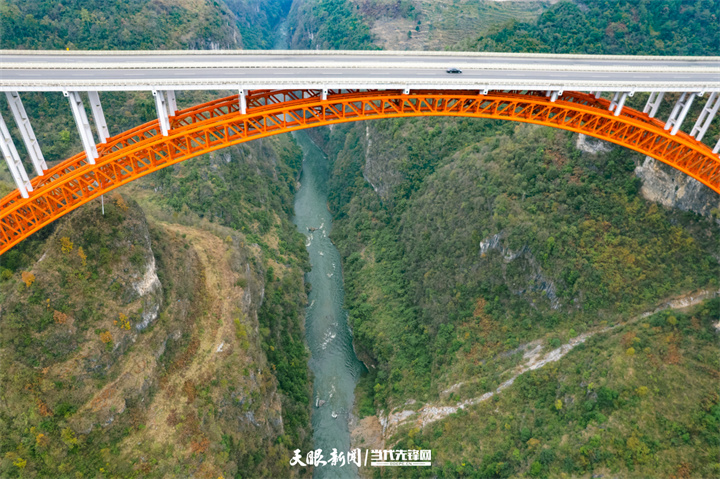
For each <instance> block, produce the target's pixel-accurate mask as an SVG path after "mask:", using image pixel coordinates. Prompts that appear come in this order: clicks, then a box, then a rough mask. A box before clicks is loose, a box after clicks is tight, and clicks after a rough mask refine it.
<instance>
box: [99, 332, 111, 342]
mask: <svg viewBox="0 0 720 479" xmlns="http://www.w3.org/2000/svg"><path fill="white" fill-rule="evenodd" d="M112 340H113V337H112V334H110V331H105V332H104V333H100V341H102V342H103V343H105V344H110V343H112Z"/></svg>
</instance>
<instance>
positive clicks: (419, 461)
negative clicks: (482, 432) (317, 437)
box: [290, 448, 432, 467]
mask: <svg viewBox="0 0 720 479" xmlns="http://www.w3.org/2000/svg"><path fill="white" fill-rule="evenodd" d="M368 456H370V466H372V467H380V466H431V465H432V451H431V450H429V449H372V450H368V449H365V450H364V454H363V451H361V450H360V449H359V448H357V449H355V450H352V451H347V453H346V452H344V451H340V452H338V450H337V449H335V448H333V450H332V452H331V453H330V457H328V458H326V457H325V455H324V454H323V451H322V449H313V450H311V451H308V453H307V454H306V455H305V456H303V455H302V454H301V451H300V449H295V450H294V451H293V457H292V459H290V465H291V466H315V467H323V466H338V467H344V466H345V465H347V466H350V465H352V464H355V465H356V466H357V467H366V466H367V465H368Z"/></svg>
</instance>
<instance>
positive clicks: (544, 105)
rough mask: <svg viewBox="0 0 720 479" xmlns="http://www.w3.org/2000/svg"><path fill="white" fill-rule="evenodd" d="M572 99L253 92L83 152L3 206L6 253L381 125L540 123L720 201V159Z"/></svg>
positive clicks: (639, 116) (652, 125) (1, 233)
mask: <svg viewBox="0 0 720 479" xmlns="http://www.w3.org/2000/svg"><path fill="white" fill-rule="evenodd" d="M608 106H609V102H608V101H607V100H604V99H596V98H595V97H593V96H591V95H586V94H583V93H577V92H565V93H564V94H563V95H562V96H561V97H560V98H558V99H557V101H556V102H551V101H550V99H549V98H547V97H545V96H542V95H540V94H538V93H536V92H494V91H493V92H489V93H488V94H487V95H481V94H478V93H477V92H468V91H437V90H433V91H413V92H412V93H411V94H409V95H405V94H403V92H402V91H348V90H343V91H338V90H331V91H329V92H328V97H327V100H324V101H323V100H322V99H321V97H320V95H319V92H318V91H317V90H303V91H299V90H298V91H289V90H288V91H286V90H283V91H276V90H262V91H254V92H251V94H250V95H248V98H247V107H248V109H247V112H246V114H245V115H243V114H241V113H240V111H239V101H238V96H237V95H235V96H231V97H227V98H221V99H218V100H214V101H211V102H208V103H204V104H202V105H197V106H194V107H191V108H187V109H185V110H181V111H179V112H178V113H177V114H176V115H175V116H174V117H172V118H171V130H170V132H169V135H168V136H165V137H164V136H162V135H161V134H160V131H159V127H158V122H157V120H156V121H152V122H149V123H146V124H144V125H141V126H138V127H137V128H133V129H132V130H129V131H126V132H124V133H122V134H120V135H117V136H114V137H112V138H110V139H109V140H108V141H107V143H106V144H100V145H97V147H98V153H99V158H98V159H97V160H96V162H95V164H94V165H91V164H89V163H87V161H86V159H85V153H79V154H77V155H75V156H73V157H72V158H69V159H67V160H65V161H63V162H62V163H60V164H58V165H56V166H54V167H53V168H51V169H50V170H48V171H47V172H46V174H45V175H44V176H42V177H37V178H34V179H33V180H32V185H33V191H32V192H31V193H30V197H29V198H22V197H21V196H20V194H19V192H18V191H14V192H12V193H10V194H9V195H7V196H6V197H5V198H3V199H2V200H0V254H2V253H4V252H5V251H7V250H8V249H10V248H11V247H12V246H13V245H15V244H17V243H18V242H20V241H22V240H23V239H24V238H27V237H28V236H30V235H31V234H33V233H34V232H36V231H38V230H39V229H41V228H42V227H43V226H45V225H47V224H49V223H50V222H52V221H54V220H56V219H57V218H59V217H61V216H63V215H64V214H66V213H68V212H70V211H72V210H74V209H75V208H77V207H79V206H80V205H82V204H84V203H87V202H88V201H90V200H92V199H94V198H97V197H98V196H100V195H102V194H104V193H107V192H108V191H110V190H113V189H115V188H117V187H118V186H121V185H124V184H125V183H128V182H130V181H133V180H135V179H137V178H139V177H141V176H144V175H146V174H148V173H152V172H153V171H157V170H159V169H162V168H165V167H166V166H170V165H172V164H175V163H179V162H181V161H184V160H187V159H189V158H192V157H194V156H198V155H201V154H203V153H208V152H210V151H214V150H217V149H220V148H225V147H226V146H229V145H234V144H238V143H243V142H246V141H250V140H253V139H256V138H263V137H266V136H270V135H277V134H279V133H285V132H288V131H292V130H297V129H303V128H312V127H316V126H321V125H329V124H333V123H342V122H349V121H358V120H370V119H377V118H395V117H409V116H459V117H474V118H494V119H501V120H512V121H521V122H525V123H535V124H539V125H546V126H551V127H555V128H562V129H564V130H570V131H574V132H578V133H583V134H586V135H589V136H593V137H595V138H600V139H602V140H606V141H610V142H612V143H616V144H618V145H621V146H624V147H627V148H630V149H632V150H635V151H637V152H640V153H642V154H645V155H649V156H651V157H653V158H656V159H658V160H660V161H662V162H664V163H666V164H668V165H670V166H672V167H673V168H676V169H678V170H680V171H682V172H683V173H685V174H687V175H689V176H691V177H693V178H695V179H696V180H698V181H700V182H702V183H703V184H705V185H707V186H708V187H710V188H711V189H712V190H714V191H715V192H717V193H720V158H718V157H717V156H716V155H714V154H713V153H712V151H711V150H710V148H708V147H707V146H706V145H704V144H702V143H700V142H698V141H697V140H695V139H694V138H692V137H691V136H689V135H687V134H685V133H682V132H680V133H678V134H677V135H675V136H673V135H670V133H669V132H667V131H665V130H664V129H663V123H661V122H660V121H658V120H656V119H652V118H649V117H648V116H647V115H645V114H643V113H640V112H638V111H636V110H633V109H631V108H628V107H625V108H623V110H622V114H621V115H620V116H617V117H616V116H614V115H613V113H612V112H610V111H608Z"/></svg>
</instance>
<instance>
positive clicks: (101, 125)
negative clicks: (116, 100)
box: [88, 91, 110, 143]
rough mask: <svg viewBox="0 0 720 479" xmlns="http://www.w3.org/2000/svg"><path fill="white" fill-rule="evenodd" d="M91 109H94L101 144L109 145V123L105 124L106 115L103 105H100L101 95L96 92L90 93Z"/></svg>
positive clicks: (94, 118)
mask: <svg viewBox="0 0 720 479" xmlns="http://www.w3.org/2000/svg"><path fill="white" fill-rule="evenodd" d="M88 98H89V99H90V108H91V109H92V114H93V120H95V129H96V130H97V133H98V137H99V140H100V143H107V139H108V138H110V132H109V131H108V127H107V123H106V122H105V113H103V109H102V103H100V95H99V94H98V92H96V91H89V92H88Z"/></svg>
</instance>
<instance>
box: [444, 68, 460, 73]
mask: <svg viewBox="0 0 720 479" xmlns="http://www.w3.org/2000/svg"><path fill="white" fill-rule="evenodd" d="M446 71H447V72H448V73H462V70H461V69H459V68H448V69H447V70H446Z"/></svg>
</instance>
